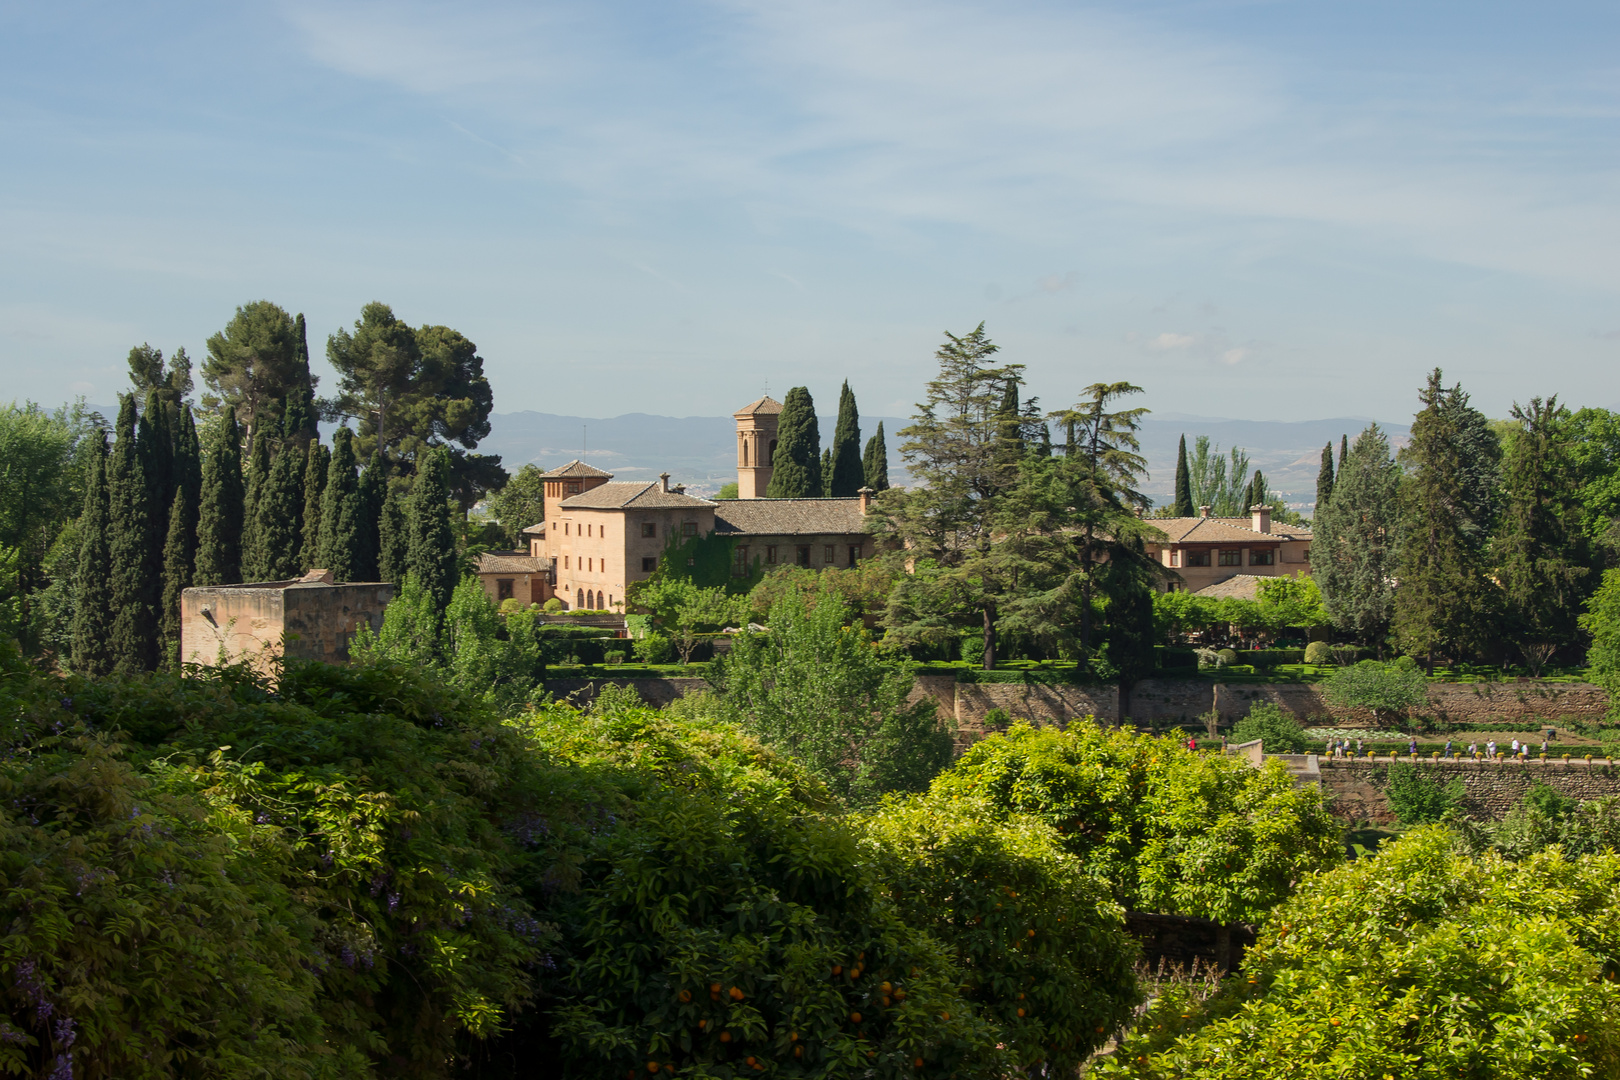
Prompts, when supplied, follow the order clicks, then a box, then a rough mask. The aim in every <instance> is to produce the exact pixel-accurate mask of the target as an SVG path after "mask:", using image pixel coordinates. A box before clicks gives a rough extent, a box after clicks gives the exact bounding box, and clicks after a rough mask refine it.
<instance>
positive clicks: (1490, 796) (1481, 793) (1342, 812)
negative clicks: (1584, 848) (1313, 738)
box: [1318, 757, 1620, 825]
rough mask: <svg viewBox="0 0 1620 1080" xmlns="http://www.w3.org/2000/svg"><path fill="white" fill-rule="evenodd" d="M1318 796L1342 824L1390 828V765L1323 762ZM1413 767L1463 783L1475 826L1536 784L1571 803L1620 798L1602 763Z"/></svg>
mask: <svg viewBox="0 0 1620 1080" xmlns="http://www.w3.org/2000/svg"><path fill="white" fill-rule="evenodd" d="M1318 764H1319V766H1320V768H1321V775H1322V793H1323V794H1324V795H1326V796H1327V797H1328V798H1329V806H1330V808H1331V809H1332V811H1333V813H1334V815H1335V816H1336V817H1339V818H1341V819H1343V820H1345V821H1362V820H1367V821H1372V822H1375V823H1377V824H1380V825H1389V824H1393V823H1394V821H1395V815H1394V813H1393V812H1391V810H1390V808H1389V802H1388V800H1386V799H1385V798H1384V785H1385V784H1386V783H1387V782H1388V779H1389V764H1390V763H1389V761H1388V760H1387V759H1386V760H1384V761H1379V762H1373V761H1365V760H1356V761H1344V760H1334V759H1330V758H1325V757H1324V758H1321V759H1319V762H1318ZM1415 768H1417V769H1418V771H1419V772H1420V773H1421V774H1424V775H1427V776H1432V777H1433V778H1435V779H1436V780H1438V781H1439V782H1440V783H1449V782H1450V781H1452V780H1461V781H1462V782H1463V792H1464V794H1463V804H1462V805H1463V812H1464V813H1466V814H1467V815H1468V816H1469V817H1471V818H1474V819H1475V820H1478V821H1498V820H1501V818H1502V817H1503V815H1505V814H1506V813H1507V812H1508V811H1509V810H1510V809H1512V808H1513V806H1514V804H1515V803H1517V802H1518V801H1519V800H1520V799H1522V798H1524V795H1525V792H1527V791H1529V790H1530V787H1531V785H1532V784H1535V783H1536V782H1537V781H1540V782H1541V783H1544V784H1546V785H1548V786H1549V787H1551V788H1553V789H1554V790H1556V791H1558V792H1560V793H1561V794H1563V795H1567V796H1569V797H1570V798H1574V799H1596V798H1598V797H1600V796H1603V795H1620V767H1617V766H1615V765H1613V764H1611V763H1610V762H1609V761H1607V760H1606V759H1601V758H1600V759H1597V760H1595V761H1593V762H1592V763H1591V764H1587V763H1586V762H1585V761H1579V760H1576V761H1569V762H1564V761H1559V760H1556V759H1554V760H1550V761H1541V760H1539V759H1537V760H1532V761H1529V762H1523V761H1471V760H1469V761H1464V760H1453V761H1444V760H1442V761H1438V762H1419V763H1418V764H1417V765H1416V766H1415Z"/></svg>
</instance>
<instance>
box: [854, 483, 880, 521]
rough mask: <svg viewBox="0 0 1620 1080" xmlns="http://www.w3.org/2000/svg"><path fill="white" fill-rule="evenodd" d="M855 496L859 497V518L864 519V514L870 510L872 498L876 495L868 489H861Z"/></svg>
mask: <svg viewBox="0 0 1620 1080" xmlns="http://www.w3.org/2000/svg"><path fill="white" fill-rule="evenodd" d="M855 494H857V495H859V496H860V497H861V516H862V517H865V516H866V512H867V511H868V510H870V509H872V496H874V495H876V494H877V492H875V491H873V490H872V489H871V488H869V487H863V488H861V489H860V490H859V491H857V492H856V493H855Z"/></svg>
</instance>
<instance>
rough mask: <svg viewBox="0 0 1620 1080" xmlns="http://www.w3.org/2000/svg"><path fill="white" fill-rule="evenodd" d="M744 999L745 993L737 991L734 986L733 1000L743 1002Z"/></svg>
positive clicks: (732, 991)
mask: <svg viewBox="0 0 1620 1080" xmlns="http://www.w3.org/2000/svg"><path fill="white" fill-rule="evenodd" d="M742 999H743V992H742V991H741V990H739V989H737V988H736V987H735V986H733V987H732V988H731V1000H732V1001H741V1000H742Z"/></svg>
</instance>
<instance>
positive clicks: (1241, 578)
mask: <svg viewBox="0 0 1620 1080" xmlns="http://www.w3.org/2000/svg"><path fill="white" fill-rule="evenodd" d="M1282 580H1285V579H1283V578H1278V577H1261V576H1260V575H1259V574H1233V575H1232V576H1231V577H1229V578H1226V579H1224V580H1222V581H1217V582H1216V583H1215V584H1213V585H1205V586H1204V587H1203V588H1202V589H1199V590H1198V591H1197V592H1196V593H1194V594H1193V595H1194V596H1212V597H1215V598H1216V599H1231V600H1258V599H1259V598H1260V583H1261V582H1262V581H1282Z"/></svg>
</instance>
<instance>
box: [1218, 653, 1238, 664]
mask: <svg viewBox="0 0 1620 1080" xmlns="http://www.w3.org/2000/svg"><path fill="white" fill-rule="evenodd" d="M1215 655H1216V656H1217V657H1219V658H1220V662H1221V666H1222V667H1231V666H1232V665H1233V664H1235V663H1237V662H1238V655H1237V652H1236V651H1235V650H1233V649H1220V650H1218V651H1217V652H1216V653H1215Z"/></svg>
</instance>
